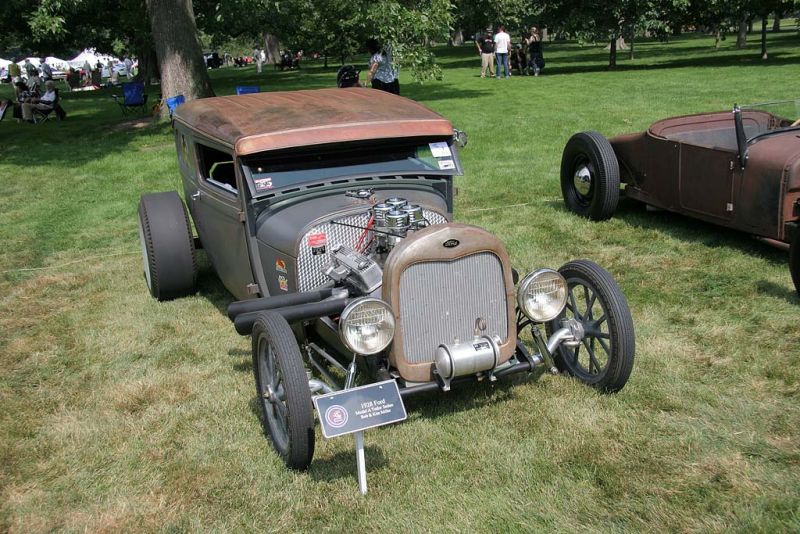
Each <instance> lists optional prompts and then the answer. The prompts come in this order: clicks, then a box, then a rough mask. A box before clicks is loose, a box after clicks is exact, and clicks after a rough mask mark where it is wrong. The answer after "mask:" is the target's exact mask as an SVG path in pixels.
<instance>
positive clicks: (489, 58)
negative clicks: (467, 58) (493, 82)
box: [475, 29, 494, 78]
mask: <svg viewBox="0 0 800 534" xmlns="http://www.w3.org/2000/svg"><path fill="white" fill-rule="evenodd" d="M475 46H477V47H478V53H479V54H480V55H481V78H485V77H486V71H487V70H488V71H489V76H490V77H494V41H493V40H492V32H491V31H489V30H488V29H487V30H486V33H485V34H483V35H482V36H480V37H478V40H477V41H475Z"/></svg>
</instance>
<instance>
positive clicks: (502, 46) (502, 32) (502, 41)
mask: <svg viewBox="0 0 800 534" xmlns="http://www.w3.org/2000/svg"><path fill="white" fill-rule="evenodd" d="M497 29H498V32H497V33H496V34H495V36H494V55H495V58H497V79H498V80H499V79H500V66H501V65H502V66H503V68H504V69H505V76H506V78H509V77H510V76H511V70H510V69H509V68H508V51H509V50H510V49H511V36H510V35H508V34H507V33H506V27H505V26H503V25H502V24H501V25H499V26H498V27H497Z"/></svg>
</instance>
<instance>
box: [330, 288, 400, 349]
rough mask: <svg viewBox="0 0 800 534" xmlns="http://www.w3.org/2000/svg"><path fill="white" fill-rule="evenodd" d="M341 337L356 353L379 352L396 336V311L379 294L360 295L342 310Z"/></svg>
mask: <svg viewBox="0 0 800 534" xmlns="http://www.w3.org/2000/svg"><path fill="white" fill-rule="evenodd" d="M339 337H341V338H342V341H343V342H344V344H345V345H346V346H347V348H348V349H350V350H352V351H353V352H355V353H356V354H376V353H378V352H380V351H382V350H383V349H385V348H386V347H388V346H389V343H391V342H392V339H393V338H394V314H393V313H392V309H391V308H390V307H389V305H388V304H386V303H385V302H383V301H382V300H379V299H376V298H370V297H365V298H360V299H356V300H354V301H353V302H351V303H350V304H348V305H347V307H346V308H345V309H344V311H342V315H341V317H340V318H339Z"/></svg>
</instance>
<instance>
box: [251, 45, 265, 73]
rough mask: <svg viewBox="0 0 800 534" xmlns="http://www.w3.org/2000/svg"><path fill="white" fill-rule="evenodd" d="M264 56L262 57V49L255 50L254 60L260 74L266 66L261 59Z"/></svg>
mask: <svg viewBox="0 0 800 534" xmlns="http://www.w3.org/2000/svg"><path fill="white" fill-rule="evenodd" d="M262 57H263V56H262V55H261V49H260V48H255V49H254V50H253V59H254V60H255V62H256V72H258V73H259V74H260V73H261V66H262V65H263V64H264V60H263V59H261V58H262Z"/></svg>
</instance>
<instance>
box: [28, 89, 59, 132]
mask: <svg viewBox="0 0 800 534" xmlns="http://www.w3.org/2000/svg"><path fill="white" fill-rule="evenodd" d="M53 115H55V116H56V117H58V120H60V121H63V120H64V119H65V118H66V117H67V113H66V112H65V111H64V108H62V107H61V95H59V93H58V89H56V99H55V100H54V101H53V106H52V107H51V108H50V109H34V110H33V122H34V123H36V124H41V123H43V122H47V121H49V120H50V119H51V118H53Z"/></svg>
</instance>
